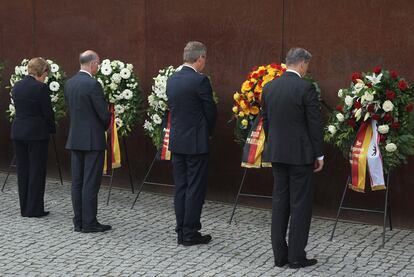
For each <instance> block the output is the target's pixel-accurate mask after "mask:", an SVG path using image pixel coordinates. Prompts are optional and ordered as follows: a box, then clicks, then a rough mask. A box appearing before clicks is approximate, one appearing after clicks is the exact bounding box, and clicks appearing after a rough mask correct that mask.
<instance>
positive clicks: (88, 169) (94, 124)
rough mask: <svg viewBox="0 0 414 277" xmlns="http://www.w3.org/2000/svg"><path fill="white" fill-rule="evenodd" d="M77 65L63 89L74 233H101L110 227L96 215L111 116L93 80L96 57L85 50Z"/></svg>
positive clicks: (97, 62) (100, 87)
mask: <svg viewBox="0 0 414 277" xmlns="http://www.w3.org/2000/svg"><path fill="white" fill-rule="evenodd" d="M79 62H80V67H81V69H80V71H79V72H78V73H77V74H76V75H75V76H73V77H72V78H70V79H69V80H68V81H67V82H66V84H65V89H64V90H65V91H64V93H65V100H66V103H67V105H68V107H69V114H70V128H69V135H68V140H67V142H66V149H69V150H71V167H72V168H71V169H72V205H73V211H74V214H75V216H74V218H73V224H74V231H75V232H83V233H91V232H104V231H107V230H110V229H111V226H110V225H102V224H100V223H99V222H98V220H97V218H96V214H97V210H98V192H99V188H100V186H101V177H102V172H103V163H104V150H105V148H106V140H105V130H107V129H108V127H109V124H110V121H111V114H110V113H109V111H108V104H107V103H106V101H105V98H104V94H103V90H102V86H101V85H100V84H99V82H98V81H96V80H95V79H94V78H93V77H92V76H93V75H95V74H96V73H97V71H98V66H99V56H98V54H96V52H94V51H92V50H87V51H85V52H83V53H82V54H80V56H79Z"/></svg>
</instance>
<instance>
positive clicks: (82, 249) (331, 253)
mask: <svg viewBox="0 0 414 277" xmlns="http://www.w3.org/2000/svg"><path fill="white" fill-rule="evenodd" d="M4 177H5V175H4V174H3V173H0V184H1V183H2V181H3V180H4ZM107 192H108V190H107V188H106V187H103V188H102V189H101V191H100V195H99V199H100V202H99V214H98V219H99V220H100V221H101V222H102V223H104V224H111V225H112V226H113V230H111V231H109V232H106V233H100V234H82V233H75V232H73V227H72V221H71V218H72V206H71V199H70V184H68V183H65V184H64V186H61V185H60V184H59V183H58V182H56V180H48V184H47V188H46V195H45V204H46V209H47V210H49V211H50V212H51V214H50V215H49V216H48V217H46V218H39V219H35V218H22V217H21V216H20V215H19V204H18V194H17V187H16V176H14V175H11V176H10V178H9V180H8V183H7V185H6V189H5V192H4V193H1V194H0V198H1V199H0V209H1V211H2V212H1V213H0V222H1V223H2V224H1V225H0V236H1V244H0V276H74V275H75V276H79V275H81V276H177V277H179V276H197V277H198V276H219V277H220V276H276V275H277V276H414V231H411V230H399V229H394V230H393V231H389V232H387V243H386V246H385V249H380V248H379V246H380V245H381V238H382V237H381V234H382V227H381V226H373V225H367V224H356V223H349V222H340V223H339V224H338V226H337V231H336V234H335V238H334V241H333V242H331V241H329V237H330V232H331V230H332V227H333V221H331V220H326V219H321V218H313V219H312V225H311V230H310V237H309V244H308V248H307V252H308V256H309V257H315V258H317V259H318V260H319V263H318V264H317V265H316V266H314V267H310V268H305V269H300V270H291V269H289V268H288V267H287V266H286V267H284V268H276V267H274V265H273V253H272V248H271V244H270V223H271V213H270V211H269V210H264V209H255V208H248V207H239V208H238V209H237V212H236V216H235V218H234V223H233V224H232V225H229V224H228V220H229V216H230V214H231V210H232V206H231V205H228V204H223V203H216V202H210V201H207V202H206V205H205V208H204V211H203V215H202V224H203V232H204V233H210V234H212V236H213V241H212V242H211V243H210V244H208V245H202V246H195V247H183V246H179V245H177V243H176V235H175V233H174V225H175V216H174V211H173V199H172V197H171V196H167V195H159V194H152V193H146V192H143V193H142V195H141V196H140V198H139V200H138V202H137V204H136V206H135V208H134V209H133V210H131V209H130V207H131V204H132V202H133V200H134V198H135V195H132V194H131V192H130V191H129V190H123V189H117V188H114V189H113V190H112V195H111V201H110V204H109V205H108V206H107V205H106V204H105V200H106V196H107Z"/></svg>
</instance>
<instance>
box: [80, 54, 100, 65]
mask: <svg viewBox="0 0 414 277" xmlns="http://www.w3.org/2000/svg"><path fill="white" fill-rule="evenodd" d="M97 59H98V55H97V54H95V53H93V52H90V53H87V54H85V53H81V54H80V55H79V63H80V64H81V65H84V64H88V63H90V62H92V61H95V60H97Z"/></svg>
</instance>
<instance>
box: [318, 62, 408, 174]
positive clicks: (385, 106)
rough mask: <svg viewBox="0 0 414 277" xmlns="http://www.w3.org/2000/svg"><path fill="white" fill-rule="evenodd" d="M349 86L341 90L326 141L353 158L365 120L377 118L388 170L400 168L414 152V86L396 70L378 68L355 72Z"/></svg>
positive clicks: (347, 156)
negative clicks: (353, 147) (359, 131)
mask: <svg viewBox="0 0 414 277" xmlns="http://www.w3.org/2000/svg"><path fill="white" fill-rule="evenodd" d="M351 79H352V82H351V85H350V86H349V87H348V88H343V89H340V90H339V91H338V97H339V103H338V105H337V106H336V110H335V111H334V112H333V113H332V115H331V118H330V120H329V124H328V126H327V128H326V133H325V141H327V142H329V143H332V144H334V145H335V146H337V147H338V148H339V149H340V150H341V151H342V152H343V154H344V156H345V158H347V159H348V158H349V152H350V150H351V145H352V143H353V141H354V139H355V137H356V135H357V132H358V129H359V127H360V125H361V122H363V121H369V120H376V122H377V126H378V133H379V138H380V142H379V146H380V152H381V155H382V160H383V165H384V170H385V171H386V172H388V171H389V170H391V169H393V168H395V167H397V166H398V165H400V164H401V163H404V162H405V161H406V156H407V155H413V154H414V135H413V131H414V129H413V117H412V116H410V113H411V112H412V111H413V108H414V104H413V98H414V87H413V86H412V85H410V84H408V82H407V81H406V80H405V79H404V78H402V77H400V76H399V75H398V74H397V72H396V71H394V70H385V69H382V68H381V67H375V68H374V69H373V72H362V73H361V72H354V73H352V76H351Z"/></svg>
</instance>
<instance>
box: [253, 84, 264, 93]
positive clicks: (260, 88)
mask: <svg viewBox="0 0 414 277" xmlns="http://www.w3.org/2000/svg"><path fill="white" fill-rule="evenodd" d="M262 91H263V87H262V86H260V85H256V87H255V88H254V92H258V93H262Z"/></svg>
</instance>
